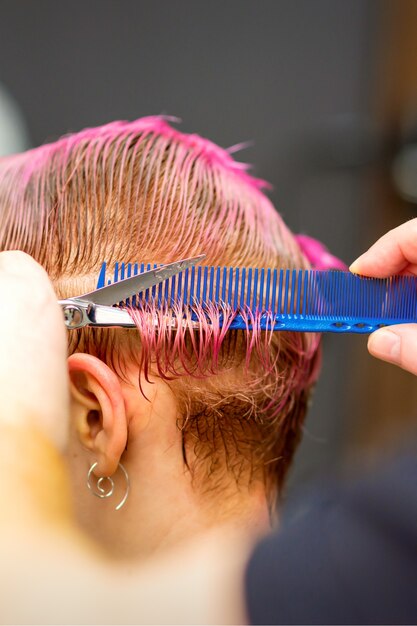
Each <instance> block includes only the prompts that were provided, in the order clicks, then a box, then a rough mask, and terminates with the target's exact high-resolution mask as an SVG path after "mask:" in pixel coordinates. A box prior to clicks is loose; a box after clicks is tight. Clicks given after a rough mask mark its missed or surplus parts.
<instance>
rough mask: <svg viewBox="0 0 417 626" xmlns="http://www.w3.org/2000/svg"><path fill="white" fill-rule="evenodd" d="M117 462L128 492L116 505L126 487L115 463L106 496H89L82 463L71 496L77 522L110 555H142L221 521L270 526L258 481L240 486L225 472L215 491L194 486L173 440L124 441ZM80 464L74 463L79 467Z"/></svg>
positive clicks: (256, 530)
mask: <svg viewBox="0 0 417 626" xmlns="http://www.w3.org/2000/svg"><path fill="white" fill-rule="evenodd" d="M166 443H167V442H165V444H166ZM138 448H139V449H138ZM121 462H122V463H123V466H124V467H125V468H126V471H127V472H128V475H129V478H130V493H129V497H128V499H127V501H126V503H125V505H124V506H123V507H122V508H121V509H120V510H119V511H116V510H115V506H117V504H118V503H119V502H120V500H121V499H122V497H123V494H124V490H125V482H124V477H123V474H122V472H121V471H120V469H119V470H118V471H117V472H116V474H115V475H114V476H113V479H114V482H115V495H114V496H112V497H111V498H107V499H99V498H94V497H92V495H91V493H90V492H89V491H88V489H87V488H86V486H85V477H86V470H85V468H84V471H83V472H81V475H79V476H78V480H76V484H77V488H76V493H75V497H74V501H75V502H76V509H77V510H76V512H77V515H78V518H79V520H80V522H81V524H82V525H83V526H84V528H85V529H86V530H87V531H88V532H89V534H91V535H92V536H93V538H94V539H95V540H96V541H97V542H98V543H99V544H100V545H101V546H102V547H103V548H104V549H105V551H106V552H107V553H108V554H109V555H110V556H111V557H113V558H118V559H126V558H128V559H131V558H134V559H137V558H144V557H147V556H150V555H151V554H155V553H157V552H159V551H160V550H162V549H165V548H167V547H171V546H173V545H175V544H178V543H179V542H181V541H182V540H186V539H188V538H190V537H192V536H194V535H197V534H198V533H200V532H203V531H205V530H207V529H209V528H212V527H214V526H217V525H219V524H223V523H227V524H228V525H229V527H232V528H233V527H235V528H236V529H239V530H245V531H246V532H248V533H249V534H253V535H258V534H261V533H264V532H266V531H267V530H268V528H269V515H268V507H267V500H266V496H265V490H264V487H263V485H261V484H260V483H254V484H253V485H252V486H251V487H250V488H247V487H246V488H245V489H243V488H238V487H237V486H236V483H235V480H234V478H233V477H230V480H228V479H227V478H226V479H225V480H224V481H223V483H224V484H222V488H221V490H220V489H219V490H218V492H217V490H216V491H213V492H212V493H211V492H210V491H208V492H207V493H203V492H201V491H200V490H197V489H196V488H195V487H194V486H193V481H192V478H191V475H190V473H189V470H188V469H187V468H186V467H185V465H184V463H183V461H182V455H181V457H179V455H178V454H177V453H176V451H175V446H171V447H168V448H167V447H165V449H164V442H160V445H159V446H158V449H155V446H150V447H148V448H147V449H146V447H144V446H143V440H142V441H141V443H140V445H139V444H136V445H135V444H134V443H133V444H129V446H128V451H127V452H125V454H124V455H123V457H122V459H121ZM81 465H82V464H79V463H77V467H78V468H80V466H81Z"/></svg>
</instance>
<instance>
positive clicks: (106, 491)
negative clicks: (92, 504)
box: [87, 461, 130, 511]
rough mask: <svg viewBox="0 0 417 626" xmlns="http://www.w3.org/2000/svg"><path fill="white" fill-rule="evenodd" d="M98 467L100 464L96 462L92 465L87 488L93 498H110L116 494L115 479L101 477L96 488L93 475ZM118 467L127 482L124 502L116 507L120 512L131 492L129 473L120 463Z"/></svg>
mask: <svg viewBox="0 0 417 626" xmlns="http://www.w3.org/2000/svg"><path fill="white" fill-rule="evenodd" d="M97 465H98V463H97V461H96V462H95V463H93V464H92V466H91V467H90V469H89V470H88V474H87V487H88V488H89V490H90V491H91V493H92V494H93V496H96V498H110V497H111V496H112V495H113V494H114V480H113V478H111V477H110V476H101V477H100V478H97V483H96V486H95V487H94V486H93V485H92V484H91V475H92V473H93V472H94V470H95V468H96V467H97ZM118 467H120V469H121V471H122V473H123V475H124V479H125V481H126V489H125V493H124V496H123V498H122V500H121V501H120V502H119V504H118V505H117V506H116V511H118V510H119V509H121V508H122V506H123V505H124V503H125V502H126V500H127V497H128V495H129V491H130V480H129V474H128V473H127V471H126V469H125V467H124V466H123V465H122V464H121V463H119V465H118ZM106 481H107V487H106V486H105V485H104V483H105V482H106Z"/></svg>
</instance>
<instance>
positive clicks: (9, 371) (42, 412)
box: [0, 252, 69, 448]
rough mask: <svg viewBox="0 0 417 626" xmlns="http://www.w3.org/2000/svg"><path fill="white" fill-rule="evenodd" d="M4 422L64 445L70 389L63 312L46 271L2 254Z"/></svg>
mask: <svg viewBox="0 0 417 626" xmlns="http://www.w3.org/2000/svg"><path fill="white" fill-rule="evenodd" d="M0 399H1V401H0V427H3V428H4V427H5V426H7V425H12V426H24V427H32V426H35V427H36V428H38V429H40V430H41V431H42V433H43V434H44V435H46V436H47V438H48V439H50V440H51V441H52V443H53V444H55V445H56V446H58V447H59V448H62V447H63V445H64V443H65V440H66V434H67V425H68V412H69V394H68V382H67V367H66V335H65V327H64V324H63V318H62V312H61V310H60V307H59V305H58V304H57V298H56V295H55V293H54V290H53V288H52V285H51V283H50V281H49V279H48V276H47V274H46V272H45V271H44V270H43V269H42V267H41V266H40V265H38V264H37V263H36V262H35V261H34V260H33V259H32V258H31V257H29V256H28V255H26V254H24V253H23V252H2V253H0Z"/></svg>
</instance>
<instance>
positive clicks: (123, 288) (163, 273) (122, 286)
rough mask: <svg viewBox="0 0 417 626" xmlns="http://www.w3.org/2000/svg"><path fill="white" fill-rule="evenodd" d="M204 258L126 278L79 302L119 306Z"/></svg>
mask: <svg viewBox="0 0 417 626" xmlns="http://www.w3.org/2000/svg"><path fill="white" fill-rule="evenodd" d="M204 258H205V254H200V256H196V257H193V258H192V259H183V260H182V261H176V262H175V263H168V264H167V265H163V266H162V267H159V268H158V269H155V270H149V271H148V272H144V273H143V274H138V275H137V276H131V277H130V278H125V279H124V280H121V281H120V282H118V283H113V285H107V286H106V287H101V289H96V290H95V291H90V292H89V293H85V294H84V295H82V296H77V300H85V301H87V302H92V303H93V304H104V305H107V306H111V305H112V304H117V303H118V302H121V301H122V300H126V299H127V298H131V297H132V296H134V295H135V294H137V293H141V292H142V291H145V290H146V289H150V288H151V287H154V286H155V285H159V283H161V282H162V281H164V280H166V279H167V278H171V276H175V274H179V273H180V272H182V271H184V270H186V269H187V268H189V267H192V266H193V265H196V264H197V263H201V261H202V260H203V259H204Z"/></svg>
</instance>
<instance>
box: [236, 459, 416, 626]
mask: <svg viewBox="0 0 417 626" xmlns="http://www.w3.org/2000/svg"><path fill="white" fill-rule="evenodd" d="M245 584H246V597H247V608H248V613H249V618H250V621H251V623H252V624H387V623H389V624H416V623H417V452H416V454H415V456H413V455H410V456H407V457H403V458H401V459H400V460H399V461H397V462H396V463H395V464H393V465H392V466H391V467H390V468H389V469H387V470H385V471H384V472H381V473H380V474H378V475H375V476H373V477H371V478H368V479H366V480H363V481H362V482H360V483H358V484H356V485H354V486H351V487H348V488H343V489H341V490H339V491H337V490H335V491H334V492H330V491H329V492H327V493H326V494H324V495H322V496H321V497H320V499H319V500H316V502H315V505H314V506H312V507H311V508H310V509H309V511H308V512H307V513H306V514H305V515H303V517H302V518H301V519H298V520H297V521H296V522H294V523H293V524H291V525H290V526H288V527H286V528H285V527H284V528H283V529H282V530H281V531H280V532H278V533H277V534H275V535H271V536H270V537H267V538H266V539H265V540H263V541H262V542H261V543H260V544H259V545H258V546H257V547H256V549H255V551H254V553H253V555H252V557H251V560H250V563H249V566H248V569H247V572H246V582H245Z"/></svg>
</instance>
